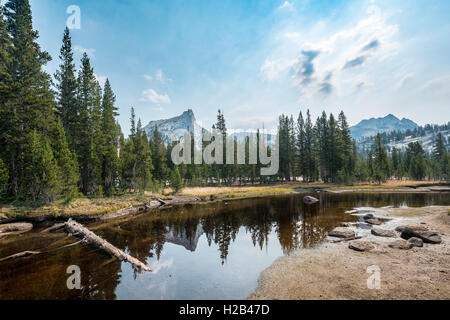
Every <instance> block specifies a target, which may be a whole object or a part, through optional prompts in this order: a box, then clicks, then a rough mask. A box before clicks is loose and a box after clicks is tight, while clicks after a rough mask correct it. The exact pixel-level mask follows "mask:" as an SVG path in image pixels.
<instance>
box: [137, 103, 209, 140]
mask: <svg viewBox="0 0 450 320" xmlns="http://www.w3.org/2000/svg"><path fill="white" fill-rule="evenodd" d="M156 127H158V131H159V133H160V134H161V137H162V139H163V140H164V142H171V141H178V140H180V138H182V137H184V134H185V133H186V132H187V131H189V132H190V133H191V135H193V134H194V133H195V134H196V135H201V134H202V133H203V132H204V130H205V129H203V128H202V127H201V126H199V125H198V124H197V121H196V119H195V115H194V112H193V111H192V110H191V109H189V110H187V111H185V112H183V114H182V115H180V116H178V117H174V118H171V119H165V120H157V121H151V122H150V123H149V124H148V125H146V126H145V127H144V131H145V132H146V133H147V136H148V137H149V138H150V137H153V134H154V132H155V128H156Z"/></svg>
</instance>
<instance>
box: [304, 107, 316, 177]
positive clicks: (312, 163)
mask: <svg viewBox="0 0 450 320" xmlns="http://www.w3.org/2000/svg"><path fill="white" fill-rule="evenodd" d="M315 146H316V137H315V133H314V128H313V124H312V121H311V113H310V112H309V110H308V111H307V113H306V122H305V142H304V153H305V160H306V163H305V165H306V178H307V180H308V181H309V182H313V181H315V180H316V179H317V164H316V154H315Z"/></svg>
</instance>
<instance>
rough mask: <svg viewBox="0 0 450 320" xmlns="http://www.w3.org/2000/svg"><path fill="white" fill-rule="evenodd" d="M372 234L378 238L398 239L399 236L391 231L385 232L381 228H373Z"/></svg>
mask: <svg viewBox="0 0 450 320" xmlns="http://www.w3.org/2000/svg"><path fill="white" fill-rule="evenodd" d="M371 233H372V234H373V235H374V236H377V237H385V238H396V237H397V234H396V233H395V232H394V231H391V230H384V229H380V228H373V229H372V231H371Z"/></svg>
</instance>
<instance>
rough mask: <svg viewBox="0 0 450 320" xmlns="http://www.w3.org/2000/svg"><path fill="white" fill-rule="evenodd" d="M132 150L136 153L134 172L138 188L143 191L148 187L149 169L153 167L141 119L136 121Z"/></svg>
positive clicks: (149, 181)
mask: <svg viewBox="0 0 450 320" xmlns="http://www.w3.org/2000/svg"><path fill="white" fill-rule="evenodd" d="M134 140H135V143H134V146H135V148H134V150H135V153H136V157H135V159H136V164H135V172H136V178H137V185H138V188H139V189H140V190H141V191H142V192H144V191H145V190H147V189H148V187H149V185H150V183H151V180H152V174H151V172H150V170H152V169H153V165H152V154H151V151H150V145H149V141H148V139H147V134H146V133H145V132H144V130H142V124H141V119H139V121H138V125H137V130H136V136H135V139H134Z"/></svg>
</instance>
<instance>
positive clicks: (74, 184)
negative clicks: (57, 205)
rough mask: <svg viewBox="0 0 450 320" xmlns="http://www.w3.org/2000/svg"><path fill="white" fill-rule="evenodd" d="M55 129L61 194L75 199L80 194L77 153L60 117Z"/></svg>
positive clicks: (56, 157)
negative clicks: (68, 140) (70, 144)
mask: <svg viewBox="0 0 450 320" xmlns="http://www.w3.org/2000/svg"><path fill="white" fill-rule="evenodd" d="M55 131H56V132H55V142H54V144H53V150H55V151H54V156H55V160H56V163H57V165H58V167H59V169H60V170H59V173H60V176H59V177H58V179H59V180H60V184H61V187H62V190H61V195H62V196H64V197H65V198H66V199H73V198H74V197H76V196H77V194H78V182H79V180H80V174H79V171H78V162H77V159H76V156H75V154H73V153H72V152H71V151H70V149H69V145H68V143H67V139H66V134H65V131H64V128H63V125H62V121H61V119H60V118H59V117H58V120H57V124H56V128H55Z"/></svg>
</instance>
